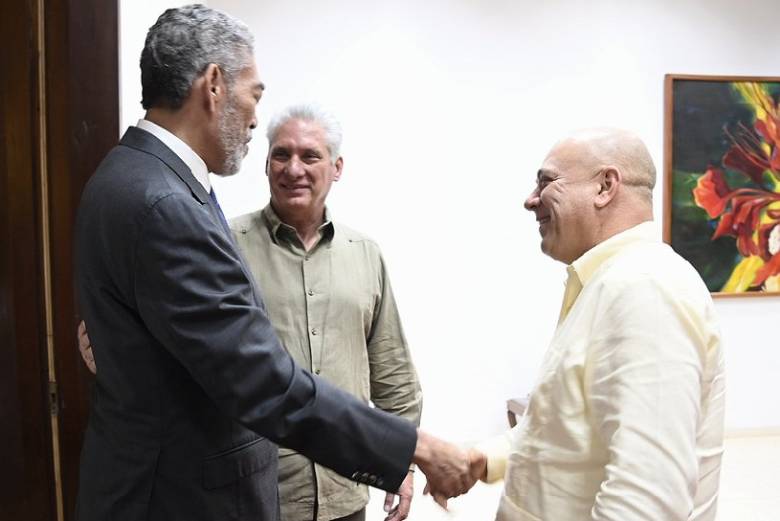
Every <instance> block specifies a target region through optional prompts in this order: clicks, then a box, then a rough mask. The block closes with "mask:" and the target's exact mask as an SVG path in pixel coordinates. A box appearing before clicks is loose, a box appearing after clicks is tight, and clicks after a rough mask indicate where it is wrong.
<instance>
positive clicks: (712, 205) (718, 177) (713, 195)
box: [693, 167, 731, 219]
mask: <svg viewBox="0 0 780 521" xmlns="http://www.w3.org/2000/svg"><path fill="white" fill-rule="evenodd" d="M730 193H731V189H730V188H729V185H728V184H727V183H726V178H725V177H723V172H722V171H721V170H719V169H717V168H713V167H709V168H708V169H707V171H706V172H705V173H704V175H703V176H701V177H700V178H699V180H698V181H697V182H696V188H694V189H693V199H694V201H696V204H697V205H699V206H700V207H701V208H704V209H705V210H706V211H707V213H708V214H709V216H710V218H711V219H714V218H715V217H717V216H719V215H720V214H722V213H723V210H725V209H726V205H727V204H728V202H729V197H728V196H729V194H730Z"/></svg>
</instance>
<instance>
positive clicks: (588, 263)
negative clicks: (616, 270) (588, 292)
mask: <svg viewBox="0 0 780 521" xmlns="http://www.w3.org/2000/svg"><path fill="white" fill-rule="evenodd" d="M648 241H651V242H652V241H658V236H657V234H656V230H655V224H654V223H653V221H645V222H643V223H641V224H637V225H636V226H633V227H631V228H629V229H627V230H624V231H622V232H620V233H618V234H615V235H613V236H612V237H610V238H609V239H607V240H606V241H604V242H601V243H599V244H597V245H596V246H594V247H593V248H591V249H589V250H588V251H586V252H585V253H583V254H582V255H581V256H580V257H579V258H578V259H577V260H575V261H574V262H572V263H571V266H568V267H567V270H568V271H569V273H570V274H571V270H573V271H574V272H575V273H576V274H577V277H578V278H579V279H580V283H581V284H582V286H583V287H584V286H586V285H587V284H588V281H590V279H592V278H593V275H594V274H595V273H596V271H597V270H598V269H599V268H600V267H601V266H602V265H603V264H604V263H605V262H606V261H608V260H609V259H610V258H612V257H613V256H615V254H617V253H618V252H620V251H621V250H623V249H624V248H625V247H626V246H628V245H630V244H633V243H637V242H648Z"/></svg>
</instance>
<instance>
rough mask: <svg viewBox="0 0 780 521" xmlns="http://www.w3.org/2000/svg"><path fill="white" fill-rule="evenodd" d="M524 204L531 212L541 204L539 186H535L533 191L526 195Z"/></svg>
mask: <svg viewBox="0 0 780 521" xmlns="http://www.w3.org/2000/svg"><path fill="white" fill-rule="evenodd" d="M523 206H524V207H525V209H526V210H528V211H529V212H533V211H534V210H535V209H536V207H537V206H539V187H536V188H534V190H533V192H531V193H530V194H529V195H528V197H526V199H525V202H524V203H523Z"/></svg>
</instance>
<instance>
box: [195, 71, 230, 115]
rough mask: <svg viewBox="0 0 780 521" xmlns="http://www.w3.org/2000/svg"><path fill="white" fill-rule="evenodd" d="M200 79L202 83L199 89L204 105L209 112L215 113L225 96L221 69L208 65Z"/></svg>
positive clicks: (225, 89) (225, 90)
mask: <svg viewBox="0 0 780 521" xmlns="http://www.w3.org/2000/svg"><path fill="white" fill-rule="evenodd" d="M201 78H202V79H203V83H202V85H201V87H200V88H201V89H202V94H203V100H204V104H205V105H206V108H207V109H208V110H209V112H215V111H216V109H217V105H219V104H220V103H222V101H223V99H224V97H225V95H226V94H227V88H226V86H225V77H224V75H223V74H222V69H220V68H219V65H217V64H215V63H209V64H208V66H207V67H206V70H205V71H204V72H203V75H202V76H201Z"/></svg>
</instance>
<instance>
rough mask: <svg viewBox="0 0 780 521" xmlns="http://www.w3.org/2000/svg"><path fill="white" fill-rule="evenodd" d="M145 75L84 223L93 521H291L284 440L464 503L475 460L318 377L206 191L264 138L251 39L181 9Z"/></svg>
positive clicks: (156, 29)
mask: <svg viewBox="0 0 780 521" xmlns="http://www.w3.org/2000/svg"><path fill="white" fill-rule="evenodd" d="M141 73H142V82H143V101H142V103H143V106H144V108H146V109H147V113H146V116H145V118H144V119H143V120H141V121H140V122H139V125H138V127H131V128H130V129H128V131H127V133H126V134H125V135H124V137H123V138H122V140H121V142H120V144H119V145H118V146H117V147H115V148H114V149H113V150H112V151H111V152H110V153H109V154H108V156H107V157H106V159H105V160H104V161H103V163H102V164H101V165H100V167H99V168H98V170H97V172H96V173H95V175H94V176H93V177H92V178H91V179H90V181H89V183H88V184H87V186H86V188H85V190H84V193H83V196H82V201H81V204H80V207H79V214H78V219H77V224H76V266H77V282H78V288H79V297H80V303H81V310H82V314H83V317H84V319H85V321H86V324H87V327H88V329H89V332H90V337H91V339H92V342H93V343H94V345H95V346H96V349H95V354H94V356H95V358H96V361H97V364H98V365H99V366H100V372H99V373H98V375H97V377H96V383H95V392H94V395H93V400H92V411H91V414H90V422H89V426H88V427H87V431H86V433H85V439H84V447H83V451H82V459H81V476H80V484H79V486H80V489H79V498H78V512H77V517H78V518H79V519H81V520H98V519H101V520H102V519H112V520H121V519H150V520H176V519H182V520H200V519H203V520H206V519H208V520H212V519H214V520H222V519H247V520H250V519H251V520H252V521H260V520H276V519H278V515H279V514H278V505H277V491H276V447H275V445H274V443H280V444H282V445H284V446H287V447H290V448H293V449H295V450H296V451H298V452H300V453H302V454H304V455H305V456H307V457H308V458H310V459H312V460H314V461H316V462H318V463H320V464H322V465H325V466H328V467H330V468H332V469H334V470H336V471H337V472H339V473H340V474H342V475H345V476H348V477H350V478H352V479H354V480H356V481H360V482H363V483H368V484H370V485H373V486H376V487H379V488H382V489H384V490H387V491H393V492H394V491H396V490H397V489H398V486H399V485H400V483H401V481H402V480H403V478H404V476H405V475H406V473H407V471H408V468H409V463H410V461H414V462H415V463H417V464H418V466H419V468H420V469H421V470H422V471H423V472H424V473H425V474H426V476H427V477H428V483H429V487H430V489H431V491H432V492H433V494H434V497H435V498H437V500H438V501H440V502H444V500H445V498H446V497H452V496H455V495H458V494H460V493H462V492H464V491H466V490H467V489H468V488H469V487H470V485H471V484H473V481H474V480H475V479H476V476H475V475H474V473H473V472H472V471H471V469H470V465H469V463H470V458H469V454H467V453H465V452H463V451H461V450H460V449H458V448H456V447H454V446H452V445H450V444H448V443H446V442H443V441H441V440H438V439H436V438H433V437H432V436H430V435H427V434H426V433H424V432H422V431H420V432H418V431H417V430H416V429H415V428H414V426H413V425H412V424H410V423H408V422H407V421H405V420H402V419H400V418H398V417H396V416H392V415H389V414H386V413H383V412H381V411H377V410H374V409H371V408H369V407H367V406H365V405H364V404H362V403H360V402H359V401H358V400H356V399H355V398H353V397H352V396H351V395H349V394H347V393H344V392H342V391H339V390H338V389H336V388H334V387H332V386H331V385H329V384H327V383H326V382H325V381H324V380H321V379H319V378H318V377H316V376H313V375H311V374H310V373H308V372H306V371H304V370H302V369H301V368H299V367H298V366H297V365H296V364H295V363H294V362H293V361H292V359H291V358H290V357H289V355H287V354H286V352H285V350H284V349H283V348H282V347H281V345H280V344H279V341H278V340H277V338H276V335H275V334H274V331H273V328H272V327H271V325H270V324H269V321H268V317H267V314H266V312H265V310H264V307H263V303H262V299H261V296H260V294H259V292H258V290H257V289H256V286H255V284H254V283H253V281H252V277H251V274H250V271H249V269H248V268H247V266H246V264H245V263H244V261H243V259H242V258H241V256H240V254H239V253H238V251H237V249H236V246H235V244H234V243H233V240H232V238H231V236H230V232H229V230H228V228H227V225H226V223H225V221H224V216H223V215H222V212H221V210H220V209H219V206H218V204H217V202H216V198H215V197H214V195H213V191H211V190H210V185H209V179H208V172H209V171H211V172H214V173H216V174H219V175H231V174H233V173H235V172H236V171H237V170H238V168H239V166H240V164H241V160H242V159H243V157H244V155H245V154H246V150H247V143H248V142H249V139H250V137H251V131H252V129H253V128H254V127H255V125H256V120H255V105H256V104H257V102H258V101H259V99H260V97H261V96H262V92H263V89H264V86H263V84H262V83H261V82H260V81H259V79H258V76H257V71H256V69H255V65H254V56H253V49H252V36H251V34H250V33H249V31H248V30H247V28H246V27H245V26H244V25H243V24H241V23H240V22H237V21H236V20H234V19H232V18H230V17H229V16H227V15H225V14H223V13H220V12H218V11H215V10H212V9H208V8H206V7H203V6H187V7H183V8H179V9H170V10H168V11H166V12H165V13H163V15H161V16H160V18H159V19H158V21H157V23H156V24H155V25H154V26H153V27H152V28H151V29H150V30H149V34H148V35H147V39H146V45H145V48H144V51H143V53H142V56H141ZM266 438H267V439H266ZM269 440H270V441H269Z"/></svg>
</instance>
